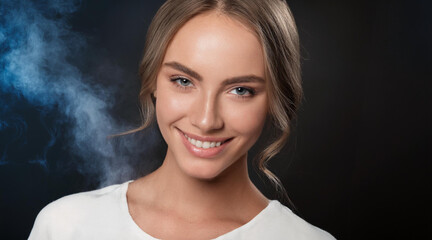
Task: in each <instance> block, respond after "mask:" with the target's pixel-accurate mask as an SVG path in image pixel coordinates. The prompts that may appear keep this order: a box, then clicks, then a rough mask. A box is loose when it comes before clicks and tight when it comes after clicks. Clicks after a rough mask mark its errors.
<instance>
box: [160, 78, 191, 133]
mask: <svg viewBox="0 0 432 240" xmlns="http://www.w3.org/2000/svg"><path fill="white" fill-rule="evenodd" d="M170 84H171V83H170V82H169V81H160V82H158V84H157V89H158V90H157V97H156V118H157V122H158V124H159V128H160V129H161V131H163V128H166V127H168V124H171V123H173V122H175V121H177V120H179V119H181V118H182V117H184V116H185V115H186V114H187V109H189V108H190V104H191V101H189V100H188V99H189V98H188V97H186V96H185V95H184V94H179V93H178V92H176V91H175V89H173V86H172V85H170Z"/></svg>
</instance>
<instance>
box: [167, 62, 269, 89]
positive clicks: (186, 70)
mask: <svg viewBox="0 0 432 240" xmlns="http://www.w3.org/2000/svg"><path fill="white" fill-rule="evenodd" d="M164 65H165V66H169V67H172V68H174V69H176V70H179V71H181V72H183V73H185V74H187V75H189V76H191V77H193V78H196V79H197V80H198V81H202V79H203V77H202V76H201V75H200V74H199V73H197V72H195V71H194V70H192V69H190V68H188V67H186V66H185V65H183V64H181V63H179V62H175V61H174V62H167V63H165V64H164ZM245 82H259V83H265V80H264V79H263V78H261V77H258V76H256V75H246V76H239V77H232V78H228V79H225V80H224V81H223V82H222V84H223V85H230V84H236V83H245Z"/></svg>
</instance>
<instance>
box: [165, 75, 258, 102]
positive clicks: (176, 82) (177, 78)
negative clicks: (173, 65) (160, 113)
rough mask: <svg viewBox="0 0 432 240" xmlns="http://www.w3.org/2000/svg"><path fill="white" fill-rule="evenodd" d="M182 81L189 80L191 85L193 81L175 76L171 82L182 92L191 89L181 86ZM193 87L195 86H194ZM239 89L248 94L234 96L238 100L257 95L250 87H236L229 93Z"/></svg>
mask: <svg viewBox="0 0 432 240" xmlns="http://www.w3.org/2000/svg"><path fill="white" fill-rule="evenodd" d="M182 80H187V81H188V83H189V84H192V81H191V80H189V79H187V78H185V77H181V76H174V77H172V78H171V82H172V83H173V84H174V85H175V86H176V87H178V88H181V89H182V90H187V88H189V87H190V86H189V85H188V86H183V85H181V83H180V81H182ZM192 85H193V84H192ZM239 89H243V90H246V91H247V92H248V94H246V95H240V94H234V95H235V96H236V97H238V98H243V99H244V98H250V97H253V96H254V95H255V94H256V91H255V90H254V89H253V88H249V87H235V88H232V89H231V90H230V91H229V92H232V91H235V90H239Z"/></svg>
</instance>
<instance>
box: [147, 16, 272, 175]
mask: <svg viewBox="0 0 432 240" xmlns="http://www.w3.org/2000/svg"><path fill="white" fill-rule="evenodd" d="M264 74H265V66H264V57H263V51H262V46H261V44H260V42H259V40H258V38H257V37H256V36H255V35H254V34H253V32H252V31H251V30H250V29H249V28H248V27H246V26H245V25H243V24H242V23H241V22H239V21H237V20H235V19H233V18H230V17H228V16H226V15H223V14H220V13H216V12H210V13H205V14H201V15H198V16H196V17H194V18H193V19H191V20H190V21H188V22H187V23H186V24H185V25H184V26H183V27H182V28H181V29H180V30H179V31H178V32H177V33H176V35H175V36H174V38H173V39H172V41H171V43H170V45H169V46H168V48H167V52H166V55H165V57H164V60H163V63H162V66H161V70H160V72H159V73H158V77H157V84H156V91H155V96H156V116H157V122H158V125H159V128H160V131H161V133H162V136H163V137H164V139H165V141H166V143H167V144H168V152H167V156H166V159H165V161H174V163H175V166H177V167H178V168H179V169H180V170H181V171H182V172H183V173H185V174H187V175H188V176H192V177H195V178H200V179H213V178H215V177H217V176H218V175H219V174H221V173H222V172H224V171H225V170H227V169H228V168H230V167H231V166H233V164H234V163H236V162H237V161H246V156H247V151H248V150H249V149H250V148H251V147H252V145H253V144H254V143H255V142H256V140H257V139H258V137H259V135H260V133H261V130H262V128H263V126H264V122H265V119H266V115H267V98H268V96H267V92H266V82H265V78H264Z"/></svg>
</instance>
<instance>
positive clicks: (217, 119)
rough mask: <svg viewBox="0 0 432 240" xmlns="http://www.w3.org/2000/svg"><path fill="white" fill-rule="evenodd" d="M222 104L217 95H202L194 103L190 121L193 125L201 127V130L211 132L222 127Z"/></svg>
mask: <svg viewBox="0 0 432 240" xmlns="http://www.w3.org/2000/svg"><path fill="white" fill-rule="evenodd" d="M219 108H220V105H219V104H218V102H217V96H211V95H210V94H209V95H207V96H202V97H201V98H200V99H197V100H196V102H195V103H194V105H193V111H192V114H191V116H190V121H191V123H192V125H193V126H195V127H197V128H199V129H200V130H201V132H211V131H214V130H218V129H222V128H223V126H224V122H223V119H222V116H221V111H220V110H221V109H219Z"/></svg>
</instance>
